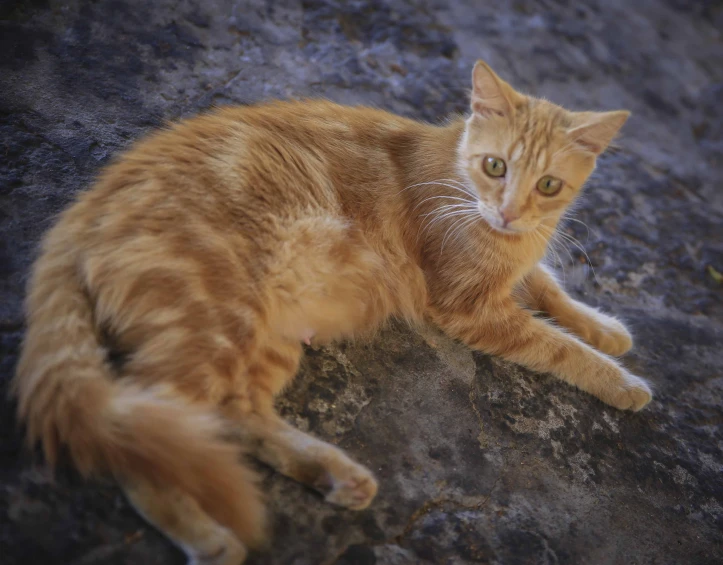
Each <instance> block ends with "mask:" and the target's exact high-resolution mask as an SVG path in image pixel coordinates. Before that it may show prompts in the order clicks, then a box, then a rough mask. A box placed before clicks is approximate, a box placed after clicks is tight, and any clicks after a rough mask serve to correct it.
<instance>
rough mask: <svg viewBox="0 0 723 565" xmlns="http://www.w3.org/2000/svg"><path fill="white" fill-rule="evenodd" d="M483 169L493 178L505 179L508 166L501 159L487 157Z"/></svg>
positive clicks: (483, 162)
mask: <svg viewBox="0 0 723 565" xmlns="http://www.w3.org/2000/svg"><path fill="white" fill-rule="evenodd" d="M482 168H483V169H484V171H485V173H487V175H489V176H491V177H503V176H505V173H506V172H507V165H506V164H505V162H504V161H503V160H502V159H500V158H499V157H485V158H484V160H483V161H482Z"/></svg>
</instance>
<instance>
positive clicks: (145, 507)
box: [121, 462, 247, 565]
mask: <svg viewBox="0 0 723 565" xmlns="http://www.w3.org/2000/svg"><path fill="white" fill-rule="evenodd" d="M182 464H183V462H179V465H182ZM121 486H122V487H123V490H124V491H125V493H126V496H127V497H128V500H130V502H131V504H132V505H133V506H134V507H135V509H136V510H137V511H138V512H139V513H140V514H141V515H142V516H143V517H144V518H145V519H146V520H147V521H148V522H150V523H151V524H152V525H153V526H155V527H156V528H157V529H158V530H160V531H161V532H162V533H163V534H165V535H166V536H167V537H168V538H169V539H170V540H171V541H172V542H173V543H174V544H175V545H177V546H178V547H180V548H181V549H182V550H183V551H184V553H185V554H186V555H187V556H188V565H240V564H241V563H243V562H244V561H245V560H246V554H247V550H246V547H245V546H244V545H243V543H241V541H239V539H238V538H237V537H236V536H235V535H234V534H233V533H232V532H231V531H230V530H228V529H227V528H224V527H223V526H221V525H219V524H218V523H216V522H215V521H214V520H213V519H212V518H211V517H209V516H208V515H207V514H206V513H205V512H204V511H203V510H202V509H201V507H200V506H199V505H198V504H197V503H196V501H195V500H194V499H193V498H191V497H190V496H189V495H187V494H185V493H183V492H181V491H179V490H177V489H172V488H162V487H157V486H154V485H152V484H151V483H149V482H146V481H143V480H138V481H136V480H133V481H125V482H123V483H122V485H121Z"/></svg>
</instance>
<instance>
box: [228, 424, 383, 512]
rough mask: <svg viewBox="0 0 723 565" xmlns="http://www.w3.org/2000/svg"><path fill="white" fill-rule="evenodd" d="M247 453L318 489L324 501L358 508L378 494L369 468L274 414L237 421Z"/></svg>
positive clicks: (363, 506) (367, 504)
mask: <svg viewBox="0 0 723 565" xmlns="http://www.w3.org/2000/svg"><path fill="white" fill-rule="evenodd" d="M238 421H239V428H240V431H239V434H240V435H241V437H242V441H244V443H245V444H246V445H248V448H249V452H250V454H252V455H254V456H255V457H257V458H258V459H259V460H261V461H263V462H264V463H266V464H267V465H269V466H271V467H273V468H274V469H276V470H277V471H279V472H280V473H282V474H284V475H286V476H287V477H290V478H292V479H294V480H296V481H299V482H300V483H302V484H305V485H307V486H309V487H311V488H313V489H315V490H317V491H319V492H320V493H321V494H322V495H324V498H325V500H326V501H327V502H330V503H332V504H336V505H338V506H343V507H346V508H350V509H352V510H361V509H363V508H366V507H367V506H369V504H370V503H371V501H372V500H373V498H374V496H375V495H376V493H377V482H376V480H375V479H374V476H373V475H372V473H371V471H370V470H369V469H367V468H366V467H364V466H363V465H360V464H359V463H356V462H355V461H353V460H352V459H351V458H350V457H349V456H348V455H346V454H345V453H344V452H343V451H342V450H341V449H339V448H338V447H335V446H333V445H331V444H329V443H326V442H324V441H322V440H319V439H317V438H315V437H312V436H311V435H309V434H307V433H304V432H302V431H300V430H298V429H296V428H294V427H293V426H291V425H290V424H288V423H287V422H285V421H284V420H283V419H282V418H281V417H280V416H278V415H277V414H275V413H273V412H270V411H267V412H266V413H263V414H262V413H258V412H255V413H253V414H247V415H246V416H245V417H243V418H240V419H239V420H238Z"/></svg>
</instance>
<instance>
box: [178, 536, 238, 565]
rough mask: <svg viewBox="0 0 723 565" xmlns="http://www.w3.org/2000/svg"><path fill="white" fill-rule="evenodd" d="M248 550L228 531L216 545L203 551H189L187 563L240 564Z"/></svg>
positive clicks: (211, 564)
mask: <svg viewBox="0 0 723 565" xmlns="http://www.w3.org/2000/svg"><path fill="white" fill-rule="evenodd" d="M247 554H248V551H247V550H246V546H244V544H242V543H241V542H240V541H239V540H238V539H237V538H236V536H234V535H233V534H231V533H230V532H228V534H227V535H226V536H224V539H222V540H218V543H217V544H216V547H214V548H213V549H212V550H208V551H205V552H203V553H196V552H189V553H188V556H189V559H188V562H187V565H242V563H244V562H245V561H246V556H247Z"/></svg>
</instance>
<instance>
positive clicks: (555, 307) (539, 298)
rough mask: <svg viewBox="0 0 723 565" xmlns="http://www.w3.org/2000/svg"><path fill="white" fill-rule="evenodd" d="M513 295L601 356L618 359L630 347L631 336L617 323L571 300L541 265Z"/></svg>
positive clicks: (585, 305) (593, 309) (595, 310)
mask: <svg viewBox="0 0 723 565" xmlns="http://www.w3.org/2000/svg"><path fill="white" fill-rule="evenodd" d="M516 294H517V296H518V297H519V298H520V299H521V301H522V302H523V303H524V304H525V305H526V306H529V307H530V308H532V309H533V310H539V311H542V312H545V313H547V314H549V315H550V316H551V317H552V318H554V319H555V320H556V321H557V322H558V323H559V324H560V325H561V326H563V327H565V328H567V329H569V330H571V331H572V332H574V333H575V334H576V335H578V336H580V337H581V338H582V339H584V340H585V341H586V342H587V343H589V344H590V345H592V346H593V347H596V348H597V349H599V350H600V351H602V352H603V353H607V354H608V355H615V356H618V355H622V354H623V353H625V352H627V351H629V350H630V348H631V347H632V346H633V338H632V336H631V335H630V332H629V331H628V330H627V328H626V327H625V326H624V325H623V324H622V323H621V322H620V321H619V320H616V319H615V318H613V317H612V316H608V315H607V314H604V313H602V312H600V311H599V310H597V309H595V308H592V307H591V306H588V305H587V304H583V303H582V302H578V301H577V300H574V299H573V298H571V297H570V296H569V295H568V294H567V293H566V292H565V290H564V289H563V288H562V287H561V286H560V284H559V283H558V282H557V280H555V277H554V275H553V274H552V273H551V272H550V271H549V269H548V268H547V267H545V266H543V265H537V266H536V267H535V268H534V269H533V271H532V272H531V273H530V274H529V275H528V276H527V277H526V278H525V280H524V282H523V283H521V284H520V287H519V289H518V291H517V292H516Z"/></svg>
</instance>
